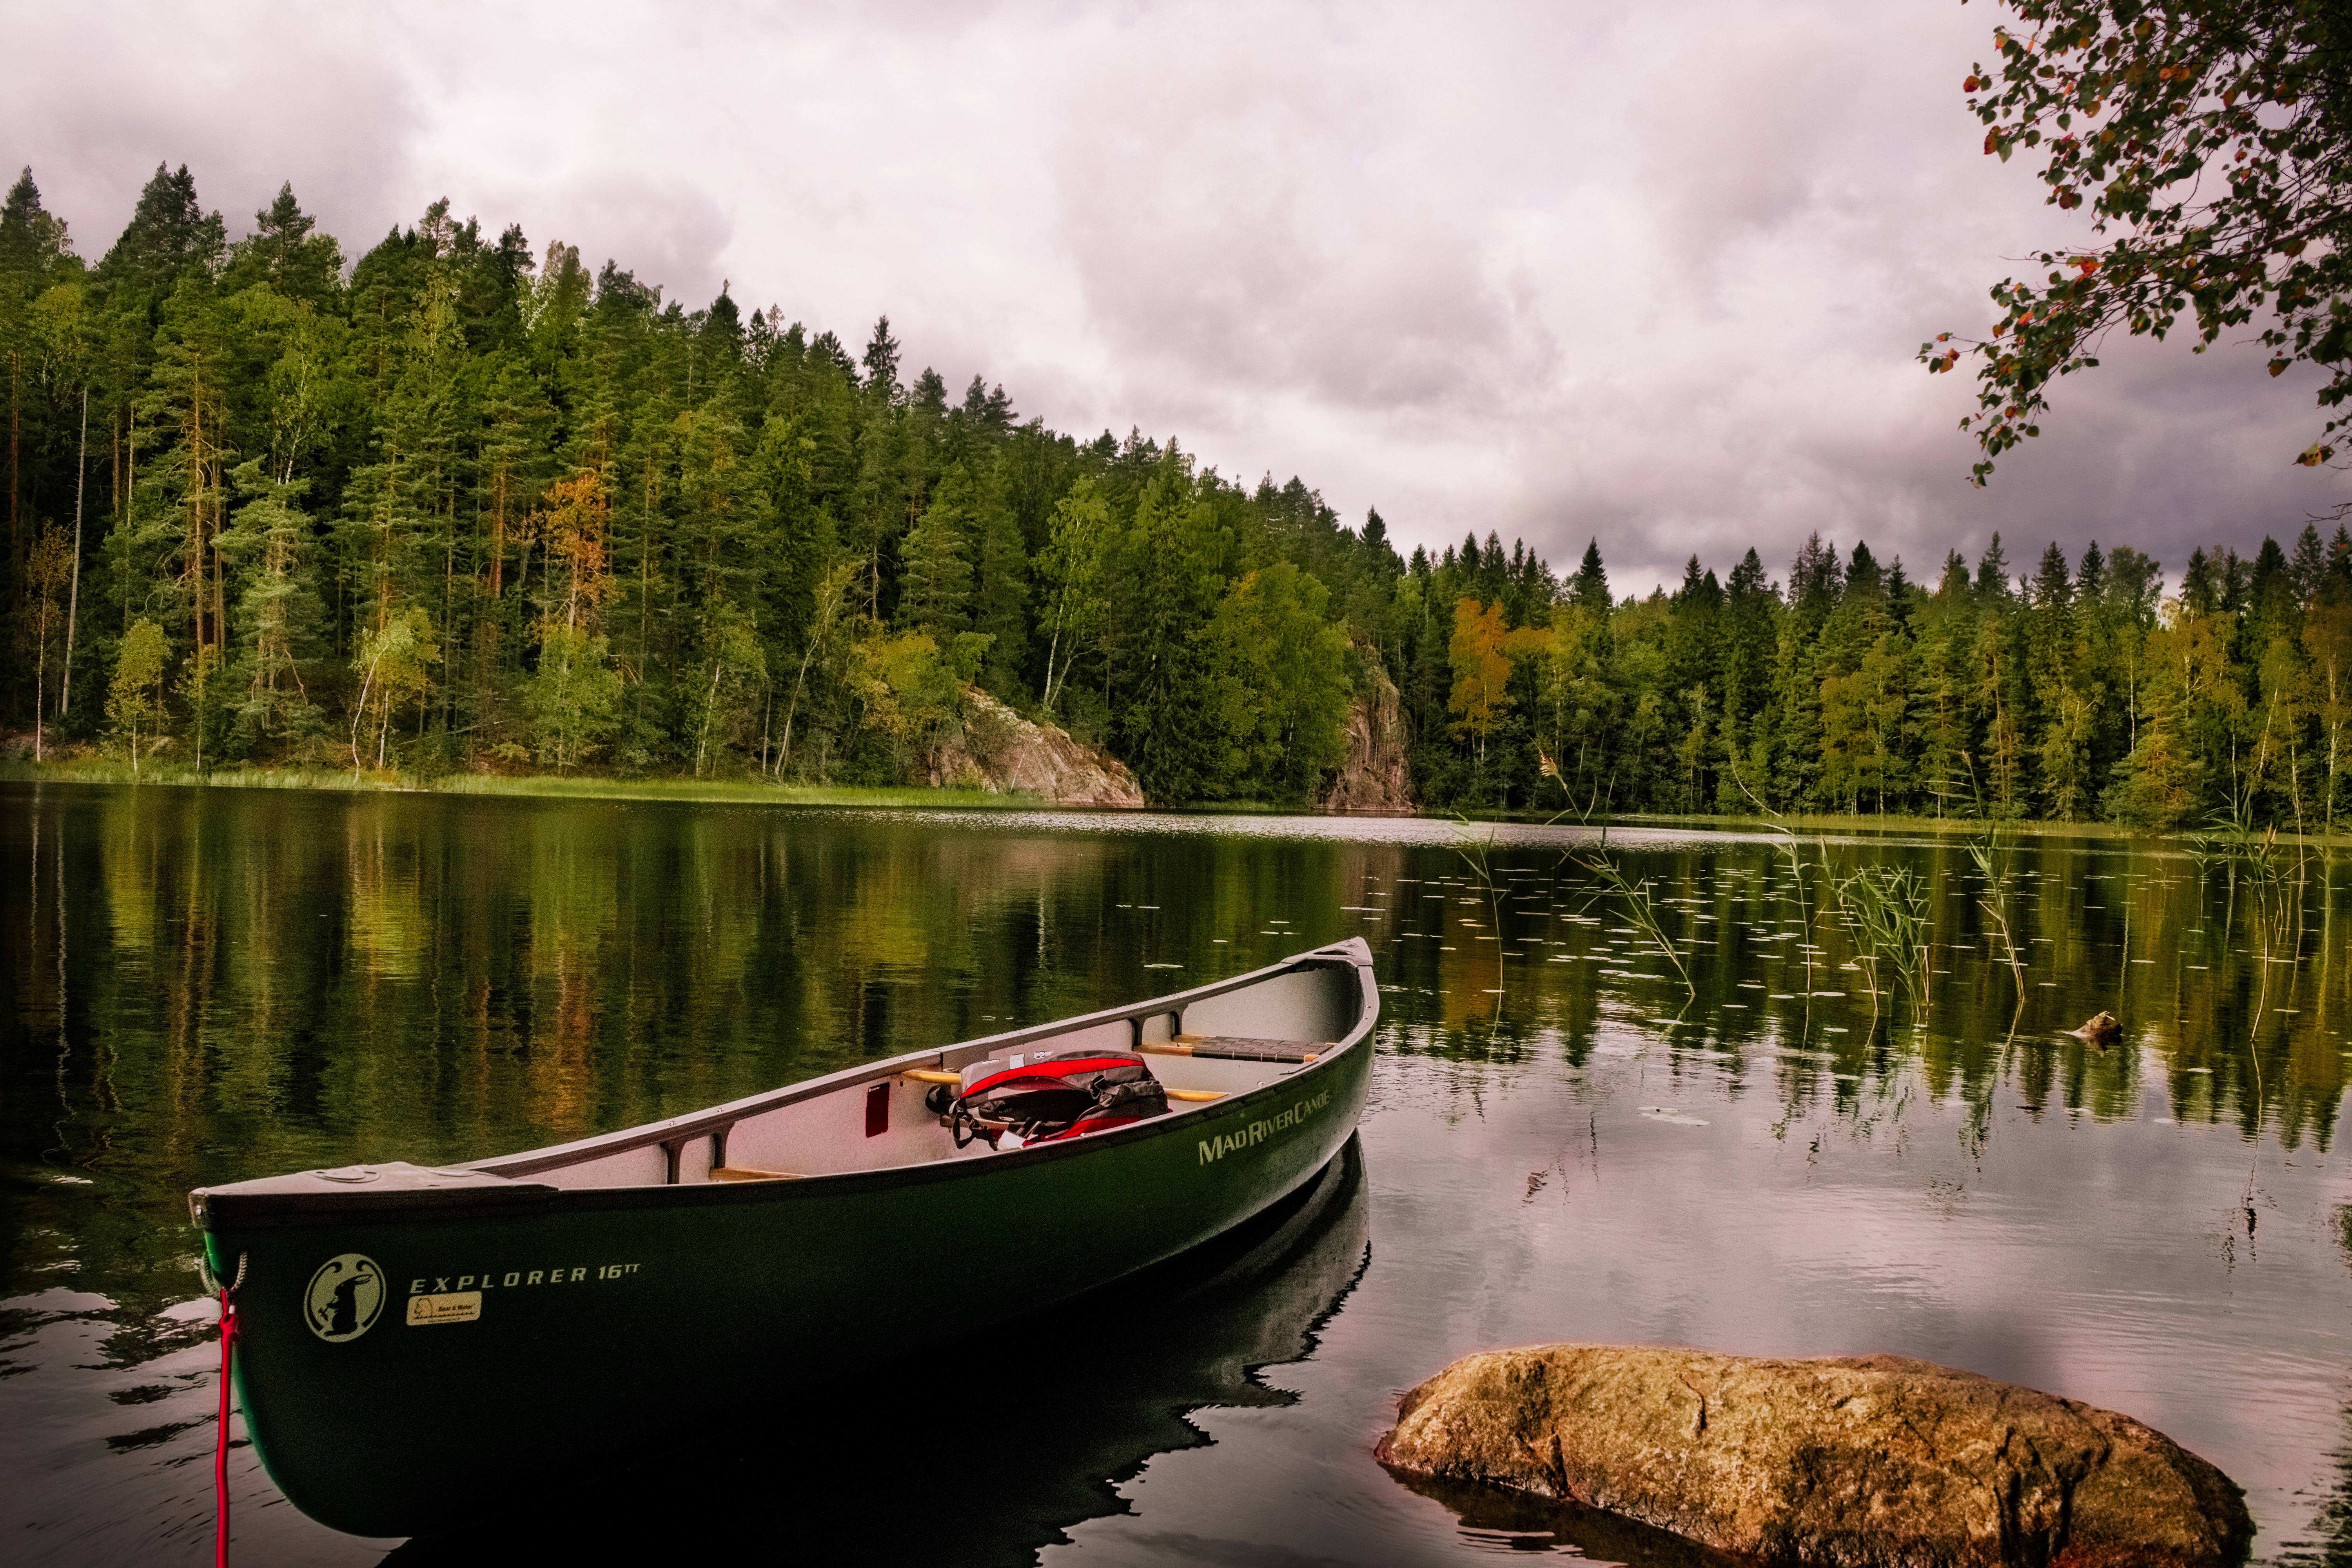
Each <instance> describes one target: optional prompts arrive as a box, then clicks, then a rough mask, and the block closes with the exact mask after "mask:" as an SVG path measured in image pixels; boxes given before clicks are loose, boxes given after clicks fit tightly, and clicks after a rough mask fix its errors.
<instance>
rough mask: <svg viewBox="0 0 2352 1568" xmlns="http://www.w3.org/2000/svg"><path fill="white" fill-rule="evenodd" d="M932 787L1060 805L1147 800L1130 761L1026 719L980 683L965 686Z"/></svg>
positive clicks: (937, 752) (935, 759)
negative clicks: (1026, 797) (1129, 767)
mask: <svg viewBox="0 0 2352 1568" xmlns="http://www.w3.org/2000/svg"><path fill="white" fill-rule="evenodd" d="M928 769H929V775H930V776H929V782H930V783H931V784H932V785H933V786H934V787H938V786H940V785H955V786H959V787H961V788H965V789H984V790H992V791H995V792H997V793H999V794H1018V795H1035V796H1036V797H1038V798H1039V799H1041V800H1049V801H1052V802H1054V803H1055V804H1056V805H1142V804H1143V791H1142V790H1140V789H1139V788H1138V787H1136V783H1135V775H1134V774H1133V773H1129V772H1128V771H1127V764H1126V763H1122V762H1120V761H1119V760H1118V758H1116V757H1113V756H1110V755H1108V753H1106V752H1098V751H1097V750H1095V749H1094V748H1093V747H1091V746H1086V745H1081V744H1079V743H1078V742H1076V741H1075V740H1073V739H1072V738H1071V737H1070V733H1069V731H1066V730H1064V729H1063V728H1061V727H1060V726H1059V725H1056V724H1039V723H1036V722H1034V721H1031V720H1028V719H1024V718H1023V717H1021V715H1020V714H1018V713H1015V712H1014V711H1013V710H1012V709H1010V708H1007V707H1006V706H1005V705H1004V704H1003V703H1002V702H999V701H998V700H996V699H995V698H993V697H992V696H990V695H989V694H988V693H987V692H985V691H982V689H980V688H978V687H976V686H968V687H966V688H965V689H964V693H963V702H962V709H961V722H960V723H959V724H958V725H957V726H956V728H955V729H954V730H953V731H950V734H949V735H948V737H947V738H946V739H944V740H943V741H941V742H940V744H939V745H938V746H937V747H935V748H934V749H933V750H932V752H931V753H930V756H929V763H928Z"/></svg>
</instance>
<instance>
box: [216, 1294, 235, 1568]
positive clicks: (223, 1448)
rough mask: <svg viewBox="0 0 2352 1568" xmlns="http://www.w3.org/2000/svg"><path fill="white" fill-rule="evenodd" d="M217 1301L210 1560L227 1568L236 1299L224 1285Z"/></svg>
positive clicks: (221, 1567)
mask: <svg viewBox="0 0 2352 1568" xmlns="http://www.w3.org/2000/svg"><path fill="white" fill-rule="evenodd" d="M220 1302H221V1321H220V1322H221V1375H220V1430H219V1434H218V1438H217V1441H216V1442H215V1445H214V1447H213V1563H214V1568H228V1384H229V1377H228V1374H229V1367H230V1364H231V1361H230V1358H231V1357H232V1356H233V1355H234V1354H235V1353H236V1298H235V1297H234V1296H232V1295H231V1294H230V1293H229V1291H228V1289H227V1288H226V1286H224V1287H223V1288H222V1289H221V1293H220Z"/></svg>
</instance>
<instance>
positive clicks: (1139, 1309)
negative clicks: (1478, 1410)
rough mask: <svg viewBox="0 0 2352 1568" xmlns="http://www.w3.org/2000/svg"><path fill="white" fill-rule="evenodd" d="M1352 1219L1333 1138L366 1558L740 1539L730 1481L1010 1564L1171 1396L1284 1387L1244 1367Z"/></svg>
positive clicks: (1288, 1318) (852, 1557)
mask: <svg viewBox="0 0 2352 1568" xmlns="http://www.w3.org/2000/svg"><path fill="white" fill-rule="evenodd" d="M1369 1237H1370V1200H1369V1196H1368V1194H1367V1191H1366V1186H1365V1181H1364V1163H1363V1155H1362V1152H1361V1150H1360V1147H1359V1145H1357V1144H1356V1143H1354V1142H1350V1143H1349V1144H1348V1145H1347V1147H1346V1148H1345V1149H1343V1150H1342V1151H1341V1152H1340V1153H1339V1156H1338V1157H1337V1158H1335V1159H1334V1160H1333V1161H1332V1163H1330V1164H1329V1165H1328V1166H1327V1167H1326V1168H1325V1170H1324V1172H1323V1173H1322V1175H1321V1176H1320V1177H1319V1178H1318V1180H1317V1181H1315V1182H1314V1183H1312V1184H1310V1185H1309V1186H1308V1188H1307V1190H1306V1191H1305V1192H1303V1193H1301V1194H1297V1196H1295V1197H1294V1198H1292V1199H1291V1200H1289V1201H1287V1202H1286V1203H1285V1204H1284V1205H1280V1206H1279V1207H1278V1208H1277V1209H1276V1211H1274V1212H1273V1213H1270V1214H1268V1215H1261V1216H1260V1217H1259V1218H1258V1220H1257V1221H1255V1222H1254V1223H1253V1224H1251V1225H1249V1226H1245V1227H1244V1228H1243V1229H1242V1230H1240V1231H1238V1232H1236V1233H1234V1234H1232V1235H1229V1236H1227V1237H1224V1238H1223V1239H1222V1240H1221V1241H1219V1242H1217V1243H1213V1244H1212V1245H1211V1246H1210V1247H1205V1248H1202V1249H1201V1250H1200V1251H1198V1252H1195V1253H1193V1254H1191V1255H1189V1256H1187V1257H1185V1258H1180V1259H1178V1260H1176V1261H1175V1262H1173V1263H1171V1264H1167V1265H1163V1266H1161V1267H1160V1268H1156V1269H1153V1270H1150V1271H1148V1272H1146V1273H1144V1274H1142V1275H1139V1276H1137V1277H1135V1278H1132V1279H1129V1280H1126V1281H1124V1282H1122V1283H1121V1284H1119V1285H1118V1286H1117V1287H1114V1288H1112V1289H1108V1290H1104V1291H1099V1292H1097V1293H1095V1294H1093V1295H1091V1296H1087V1297H1085V1298H1082V1299H1080V1300H1077V1301H1075V1302H1072V1303H1069V1304H1068V1305H1066V1306H1065V1307H1064V1308H1062V1309H1060V1310H1057V1311H1055V1312H1053V1313H1051V1314H1048V1315H1046V1316H1044V1317H1041V1318H1038V1319H1035V1320H1033V1321H1029V1322H1026V1323H1024V1324H1020V1325H1015V1326H1013V1327H1012V1328H1008V1329H1006V1330H1003V1331H991V1332H989V1333H987V1334H983V1335H972V1336H965V1335H959V1334H958V1333H957V1332H956V1331H955V1329H954V1325H952V1324H942V1325H941V1327H940V1336H939V1339H938V1341H937V1342H935V1343H929V1344H923V1345H910V1346H908V1347H907V1349H906V1352H905V1353H904V1354H903V1355H901V1356H898V1357H895V1358H891V1359H890V1361H889V1362H888V1363H885V1364H877V1365H872V1366H866V1367H860V1368H857V1369H856V1370H854V1371H852V1372H850V1373H847V1374H846V1375H845V1376H844V1377H843V1378H842V1379H840V1380H839V1381H837V1382H832V1383H827V1384H818V1385H815V1386H805V1385H803V1386H794V1387H788V1388H746V1389H742V1390H739V1391H736V1392H735V1394H734V1395H733V1396H732V1397H731V1398H730V1401H729V1404H730V1406H731V1407H732V1415H729V1414H727V1413H725V1412H719V1413H715V1414H705V1413H701V1412H696V1413H695V1415H694V1418H693V1419H691V1420H688V1419H687V1418H686V1413H685V1412H681V1421H680V1426H681V1429H682V1431H684V1432H690V1434H691V1436H690V1438H688V1440H687V1441H685V1442H683V1443H681V1444H678V1445H674V1446H673V1445H662V1446H659V1447H658V1448H656V1449H654V1450H652V1451H647V1450H644V1449H638V1448H637V1447H635V1445H630V1446H629V1447H630V1451H628V1452H626V1453H625V1455H623V1456H621V1457H618V1458H615V1457H614V1454H613V1452H612V1448H611V1447H610V1446H609V1445H608V1446H607V1447H606V1448H605V1451H604V1457H603V1459H602V1462H597V1461H595V1460H593V1459H592V1460H590V1461H588V1462H586V1463H584V1464H575V1465H573V1466H569V1467H567V1468H566V1470H565V1472H564V1473H563V1474H562V1478H561V1479H550V1478H545V1477H541V1478H539V1479H534V1480H531V1481H530V1482H527V1483H525V1484H524V1485H523V1486H521V1487H518V1486H517V1484H516V1483H517V1480H518V1478H517V1477H516V1476H513V1475H509V1476H508V1477H506V1478H503V1479H502V1480H501V1482H500V1492H501V1495H500V1497H499V1499H498V1500H497V1501H496V1503H495V1505H494V1506H493V1507H491V1508H490V1509H489V1510H487V1511H486V1512H485V1513H484V1514H483V1516H482V1517H481V1518H480V1519H478V1520H477V1521H470V1522H467V1523H465V1524H462V1525H458V1526H455V1527H452V1528H450V1529H448V1530H446V1531H436V1532H435V1533H434V1534H432V1535H430V1536H419V1537H417V1538H416V1539H415V1540H413V1541H411V1542H408V1543H407V1544H406V1545H404V1546H403V1547H402V1548H400V1549H399V1550H398V1551H396V1552H394V1553H392V1555H391V1556H390V1557H389V1558H388V1559H386V1561H387V1562H388V1563H399V1564H410V1563H476V1562H481V1561H485V1560H488V1558H489V1557H490V1556H491V1555H493V1554H497V1553H513V1554H515V1555H516V1556H527V1557H533V1558H544V1557H547V1556H550V1555H554V1556H582V1557H585V1556H596V1557H603V1556H609V1555H612V1554H613V1553H614V1552H625V1553H628V1554H630V1555H635V1554H637V1553H639V1552H645V1553H647V1554H649V1555H650V1554H658V1555H668V1554H671V1553H675V1552H680V1551H686V1552H692V1551H694V1550H696V1549H698V1548H704V1547H707V1548H722V1549H723V1548H728V1547H731V1546H734V1545H736V1544H739V1543H740V1542H741V1541H742V1539H743V1536H744V1531H745V1515H746V1511H747V1509H746V1504H747V1500H750V1499H755V1498H764V1497H770V1496H773V1495H776V1494H777V1493H778V1492H779V1491H780V1490H781V1491H784V1492H786V1493H788V1494H789V1495H790V1496H792V1497H793V1498H795V1499H798V1500H802V1501H801V1502H800V1503H799V1504H798V1505H797V1506H794V1507H793V1508H792V1509H791V1510H789V1511H788V1513H787V1514H786V1515H785V1516H783V1517H780V1518H778V1519H777V1520H776V1526H777V1528H778V1529H779V1531H781V1532H782V1540H780V1542H779V1543H778V1544H779V1546H780V1547H783V1546H788V1547H789V1549H790V1550H791V1551H792V1552H793V1553H795V1554H798V1555H802V1556H806V1557H811V1558H814V1559H815V1560H819V1561H829V1562H857V1561H873V1560H887V1561H889V1562H893V1563H910V1564H913V1563H959V1564H973V1565H982V1568H992V1565H995V1564H1008V1565H1009V1564H1014V1563H1029V1562H1033V1561H1034V1559H1035V1556H1036V1553H1037V1552H1038V1551H1039V1550H1040V1549H1041V1548H1044V1547H1045V1546H1048V1545H1050V1544H1053V1543H1055V1542H1066V1541H1067V1540H1068V1539H1069V1531H1070V1530H1071V1528H1072V1527H1074V1526H1076V1525H1078V1524H1079V1523H1081V1522H1083V1521H1087V1520H1089V1519H1097V1518H1102V1517H1105V1516H1108V1515H1113V1514H1118V1513H1121V1512H1124V1511H1126V1508H1127V1505H1126V1503H1125V1502H1124V1500H1122V1499H1121V1498H1120V1496H1119V1493H1118V1486H1119V1484H1120V1483H1122V1482H1125V1481H1127V1480H1129V1479H1130V1478H1132V1477H1133V1476H1134V1475H1135V1474H1136V1473H1137V1472H1138V1470H1139V1469H1140V1468H1142V1466H1143V1463H1144V1461H1146V1460H1147V1459H1149V1458H1152V1457H1153V1456H1155V1455H1159V1454H1166V1453H1171V1452H1175V1451H1178V1450H1181V1449H1185V1448H1191V1447H1197V1446H1199V1445H1201V1444H1202V1443H1204V1442H1206V1441H1207V1438H1206V1437H1205V1436H1203V1434H1202V1431H1201V1430H1200V1428H1199V1427H1197V1426H1194V1425H1192V1422H1191V1420H1190V1419H1189V1417H1190V1416H1191V1415H1192V1413H1193V1412H1195V1411H1198V1410H1201V1409H1202V1408H1204V1407H1210V1406H1214V1407H1218V1408H1222V1409H1235V1408H1243V1409H1248V1408H1260V1409H1280V1408H1283V1407H1286V1406H1289V1405H1295V1404H1296V1403H1297V1395H1296V1394H1289V1393H1286V1392H1284V1391H1282V1390H1279V1389H1276V1388H1274V1387H1272V1386H1269V1385H1268V1384H1267V1383H1266V1382H1265V1379H1264V1377H1263V1376H1262V1372H1263V1369H1265V1368H1267V1367H1269V1366H1274V1365H1277V1364H1279V1363H1286V1362H1291V1361H1296V1360H1297V1359H1298V1358H1299V1357H1301V1356H1304V1355H1306V1354H1307V1353H1309V1352H1311V1351H1312V1350H1313V1348H1314V1345H1315V1335H1316V1331H1317V1329H1318V1326H1319V1325H1320V1324H1321V1323H1322V1322H1323V1321H1325V1320H1326V1319H1328V1317H1329V1315H1330V1314H1331V1313H1332V1312H1333V1311H1334V1310H1337V1309H1338V1307H1339V1303H1340V1301H1341V1300H1342V1299H1343V1298H1344V1297H1345V1296H1346V1294H1347V1291H1348V1289H1349V1286H1350V1285H1351V1284H1352V1283H1353V1282H1354V1281H1355V1279H1356V1278H1357V1276H1358V1274H1359V1273H1360V1271H1361V1269H1362V1268H1363V1264H1364V1258H1365V1254H1366V1248H1367V1246H1368V1244H1369ZM976 1244H981V1245H984V1241H982V1240H980V1239H979V1238H976ZM880 1477H887V1478H889V1480H888V1481H887V1484H885V1485H883V1486H881V1487H878V1488H877V1478H880ZM518 1495H520V1496H522V1497H525V1498H528V1502H526V1503H525V1504H523V1506H520V1507H518V1506H517V1505H516V1499H517V1497H518ZM885 1499H887V1504H886V1505H885V1506H883V1507H880V1508H877V1507H876V1506H875V1505H876V1504H877V1503H878V1502H882V1501H883V1500H885Z"/></svg>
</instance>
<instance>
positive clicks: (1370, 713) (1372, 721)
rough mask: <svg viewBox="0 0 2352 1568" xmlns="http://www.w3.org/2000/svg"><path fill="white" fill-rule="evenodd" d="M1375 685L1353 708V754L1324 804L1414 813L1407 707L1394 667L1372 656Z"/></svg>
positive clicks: (1350, 730)
mask: <svg viewBox="0 0 2352 1568" xmlns="http://www.w3.org/2000/svg"><path fill="white" fill-rule="evenodd" d="M1366 663H1367V665H1368V666H1369V668H1370V671H1371V685H1370V689H1368V690H1365V691H1360V692H1358V693H1357V694H1356V700H1355V703H1354V705H1353V706H1352V707H1350V708H1349V710H1348V757H1347V760H1346V761H1345V762H1343V763H1340V764H1339V773H1338V775H1337V776H1336V777H1334V778H1333V779H1332V781H1331V787H1330V788H1329V789H1328V790H1326V791H1325V792H1324V794H1323V798H1322V800H1321V801H1320V802H1318V804H1319V805H1321V806H1322V808H1323V809H1324V810H1326V811H1411V810H1412V769H1411V768H1409V767H1408V766H1406V764H1405V732H1404V705H1403V703H1402V701H1400V700H1399V699H1398V696H1397V689H1396V683H1395V682H1393V681H1391V679H1389V676H1388V671H1387V670H1385V669H1382V668H1381V667H1380V665H1379V664H1378V663H1377V662H1375V661H1372V660H1371V659H1370V658H1369V656H1367V659H1366Z"/></svg>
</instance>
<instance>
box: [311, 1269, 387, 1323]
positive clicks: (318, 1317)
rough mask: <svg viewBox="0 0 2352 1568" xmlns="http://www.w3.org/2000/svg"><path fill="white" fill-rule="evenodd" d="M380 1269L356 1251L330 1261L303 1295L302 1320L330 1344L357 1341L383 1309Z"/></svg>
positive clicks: (312, 1279) (313, 1277) (314, 1275)
mask: <svg viewBox="0 0 2352 1568" xmlns="http://www.w3.org/2000/svg"><path fill="white" fill-rule="evenodd" d="M384 1295H385V1290H384V1287H383V1269H381V1268H377V1267H376V1263H375V1259H374V1258H368V1257H365V1256H363V1255H362V1254H360V1253H357V1252H346V1253H344V1254H343V1255H342V1256H341V1257H340V1258H329V1259H327V1261H325V1262H324V1263H321V1264H320V1265H319V1271H318V1272H317V1273H316V1274H313V1275H311V1276H310V1288H309V1289H306V1290H304V1291H303V1292H302V1317H303V1320H304V1321H307V1322H308V1323H309V1324H310V1331H311V1332H312V1333H314V1334H316V1335H318V1336H319V1337H320V1339H322V1340H325V1341H326V1342H328V1343H330V1344H341V1343H342V1342H344V1341H345V1340H355V1339H358V1338H359V1337H360V1336H361V1335H362V1334H363V1333H366V1332H367V1331H368V1330H370V1329H372V1328H373V1327H374V1326H375V1321H376V1318H377V1316H378V1314H380V1313H382V1312H383V1299H384Z"/></svg>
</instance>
